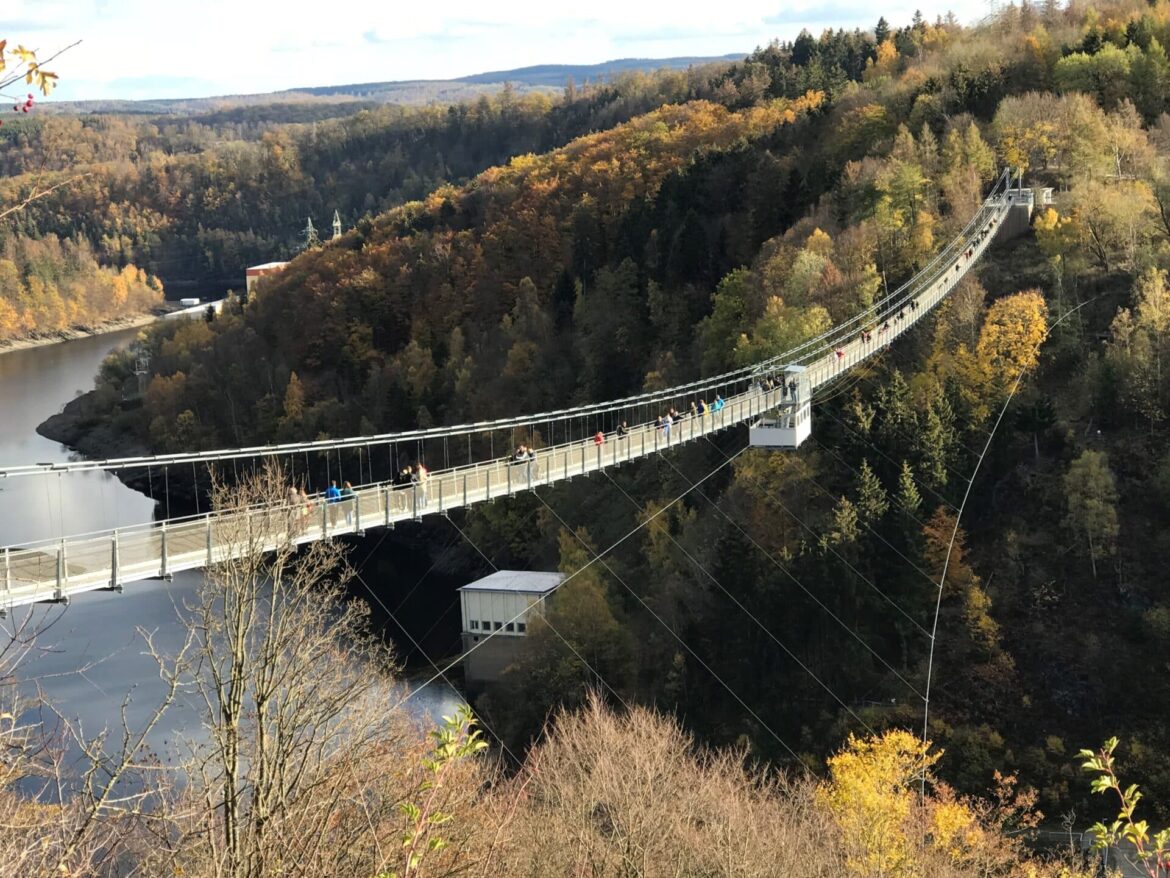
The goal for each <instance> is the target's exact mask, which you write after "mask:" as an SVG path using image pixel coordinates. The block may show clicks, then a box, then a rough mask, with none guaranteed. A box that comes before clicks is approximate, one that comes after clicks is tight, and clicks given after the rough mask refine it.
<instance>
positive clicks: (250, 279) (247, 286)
mask: <svg viewBox="0 0 1170 878" xmlns="http://www.w3.org/2000/svg"><path fill="white" fill-rule="evenodd" d="M286 265H288V263H287V262H265V263H264V264H263V265H253V266H252V267H251V268H246V269H244V291H245V292H248V293H250V292H252V287H254V286H256V281H257V280H259V279H260V278H262V277H264V275H266V274H275V273H276V272H278V271H282V270H283V269H284V267H285V266H286Z"/></svg>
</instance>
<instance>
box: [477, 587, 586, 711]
mask: <svg viewBox="0 0 1170 878" xmlns="http://www.w3.org/2000/svg"><path fill="white" fill-rule="evenodd" d="M564 578H565V575H564V574H563V573H542V572H531V571H527V570H497V571H496V572H495V573H493V574H491V576H485V577H484V578H483V579H477V580H476V581H475V582H472V583H470V584H468V585H465V586H463V587H462V588H461V589H459V604H460V608H461V610H462V619H463V652H464V654H465V655H466V656H467V657H466V658H465V659H464V661H463V670H464V678H465V680H466V682H467V687H468V689H469V690H470V689H473V688H477V687H480V688H482V686H483V685H485V684H487V683H494V682H496V681H498V680H499V679H500V675H501V674H502V673H503V672H504V669H505V668H506V667H508V665H509V664H511V663H512V661H513V659H514V658H515V657H516V648H517V647H518V646H519V639H520V638H521V637H523V636H524V635H525V634H527V633H528V624H529V622H530V621H531V619H532V617H533V616H534V615H536V614H542V613H543V612H544V604H543V602H542V600H541V599H542V598H544V597H545V596H546V595H548V594H549V593H551V592H552V591H553V589H555V588H556V587H557V586H558V585H560V583H561V580H563V579H564ZM489 635H493V636H491V637H489ZM472 649H474V652H470V654H468V653H469V651H470V650H472Z"/></svg>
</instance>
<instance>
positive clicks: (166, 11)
mask: <svg viewBox="0 0 1170 878" xmlns="http://www.w3.org/2000/svg"><path fill="white" fill-rule="evenodd" d="M914 8H915V5H914V4H907V5H906V6H905V7H904V8H898V7H894V8H893V9H892V10H886V11H885V15H886V17H887V18H888V19H889V20H890V21H891V23H892V24H895V25H897V24H901V23H904V22H907V21H908V20H909V18H910V16H911V15H912V14H913V11H914ZM948 8H950V9H954V11H955V12H956V14H957V15H959V17H960V18H961V19H965V20H970V19H973V18H975V17H977V16H979V15H981V14H983V13H984V12H985V11H986V7H985V5H984V4H983V3H982V2H973V0H962V2H959V3H953V4H951V5H950V6H946V7H944V6H940V7H938V8H937V9H936V8H931V7H930V6H929V5H927V4H923V5H922V11H923V14H924V15H926V16H927V17H928V18H933V17H935V16H936V15H940V14H945V12H946V10H947V9H948ZM871 18H872V19H874V21H876V15H875V14H874V11H873V7H872V6H871V5H869V4H866V3H862V2H857V0H839V2H831V3H830V4H829V5H828V6H826V5H825V4H823V3H815V2H810V0H797V2H790V3H786V4H784V5H782V6H781V5H780V4H777V3H776V2H775V0H772V2H759V0H739V2H736V3H734V4H712V3H710V2H704V3H697V2H696V3H685V2H684V3H676V4H673V5H670V6H664V5H661V4H658V3H654V4H650V3H641V4H638V3H633V2H630V0H624V2H623V0H593V2H591V3H590V4H588V6H586V7H569V6H567V5H566V4H559V3H549V2H534V0H514V2H508V3H497V4H489V3H484V2H482V0H446V2H444V3H443V4H441V5H440V4H430V5H428V4H426V3H415V2H409V3H407V2H398V3H386V2H384V0H383V2H376V0H350V2H349V3H347V4H337V5H336V6H332V7H331V6H330V5H329V4H323V3H321V2H320V0H283V2H275V0H201V2H193V0H186V2H184V0H73V2H69V0H38V2H28V0H16V2H15V3H10V4H6V8H5V11H4V13H3V20H2V21H0V28H3V31H2V32H0V37H7V38H8V39H9V40H12V41H16V40H19V41H22V42H25V43H26V44H28V45H33V46H36V47H38V48H39V49H40V50H41V52H42V55H43V54H44V53H46V52H48V51H49V50H52V49H55V48H59V47H62V46H64V45H67V44H68V43H70V42H73V41H74V40H77V39H81V40H83V42H82V44H81V45H80V46H78V47H76V48H74V49H71V50H70V51H69V52H68V53H66V54H65V55H64V56H63V57H62V58H60V59H59V60H58V61H57V62H55V64H54V67H55V69H56V71H57V72H58V73H59V74H60V75H61V77H62V86H61V88H60V92H59V94H60V96H61V97H62V98H70V99H83V98H96V97H125V98H142V97H156V96H157V97H177V96H185V97H186V96H195V95H194V94H192V93H191V92H190V91H189V89H191V88H199V89H200V93H215V94H231V93H241V92H262V91H271V90H275V89H281V88H291V87H295V86H303V85H327V84H341V83H348V82H374V81H385V80H392V79H431V78H449V77H455V76H462V75H466V74H470V73H477V72H482V71H485V70H498V69H507V68H511V67H520V66H525V65H529V64H542V63H575V64H587V63H596V62H600V61H606V60H610V59H612V58H618V57H629V56H640V57H665V56H669V55H718V54H724V53H730V52H744V53H746V52H749V51H751V50H752V49H753V48H754V47H755V46H757V45H762V44H766V43H767V42H768V41H769V40H770V39H773V38H777V37H778V38H781V39H791V38H793V37H795V36H796V33H797V32H798V31H799V29H800V27H801V26H807V27H809V28H810V29H812V30H814V31H817V30H819V29H820V28H823V27H829V26H837V25H841V26H846V27H855V26H858V25H859V24H860V25H863V26H872V24H873V23H874V21H870V19H871ZM769 20H771V22H772V23H769Z"/></svg>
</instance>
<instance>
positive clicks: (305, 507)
mask: <svg viewBox="0 0 1170 878" xmlns="http://www.w3.org/2000/svg"><path fill="white" fill-rule="evenodd" d="M300 504H301V520H302V521H308V519H309V516H311V515H312V514H313V501H312V500H310V499H309V495H308V493H306V491H305V486H304V485H301V494H300Z"/></svg>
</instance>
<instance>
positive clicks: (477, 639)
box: [471, 637, 479, 643]
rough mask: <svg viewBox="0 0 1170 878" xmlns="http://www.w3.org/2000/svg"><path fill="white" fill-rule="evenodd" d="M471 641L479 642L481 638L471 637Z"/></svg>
mask: <svg viewBox="0 0 1170 878" xmlns="http://www.w3.org/2000/svg"><path fill="white" fill-rule="evenodd" d="M471 642H472V643H479V638H478V637H473V638H471Z"/></svg>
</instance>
